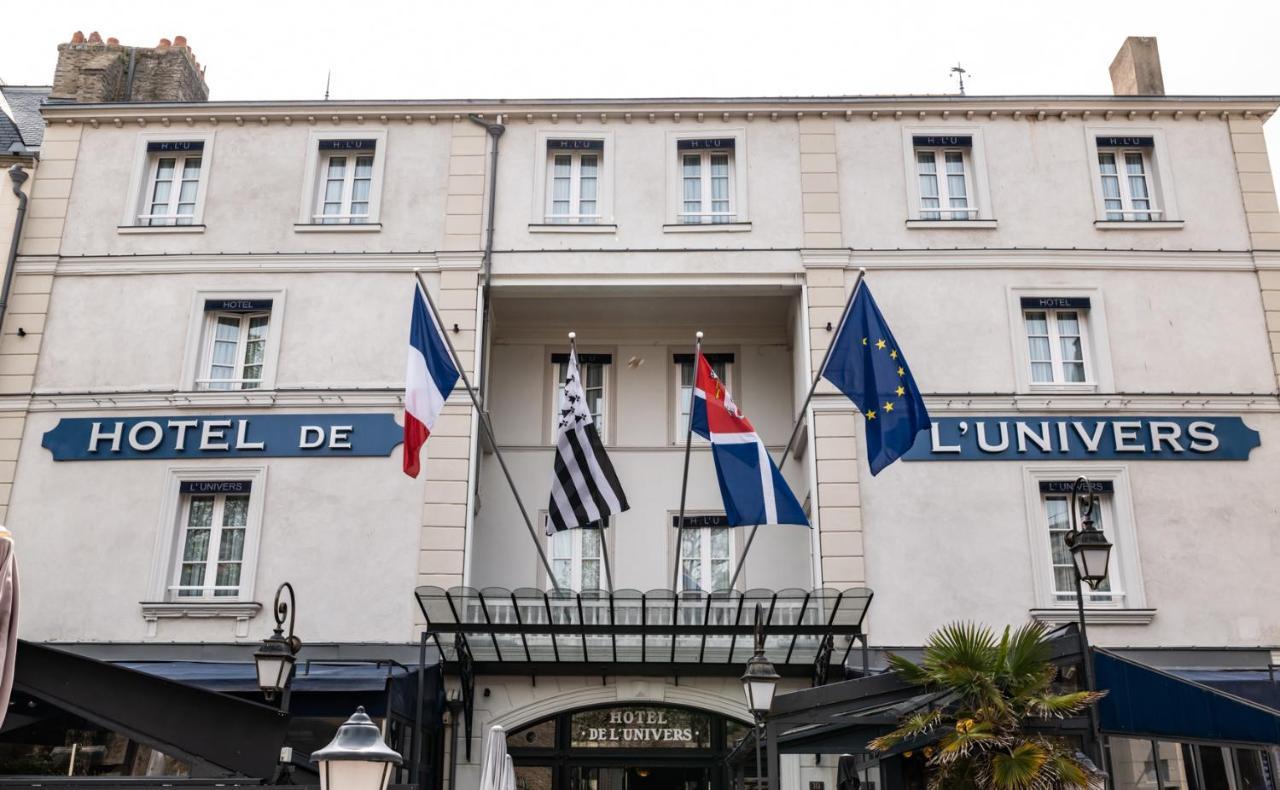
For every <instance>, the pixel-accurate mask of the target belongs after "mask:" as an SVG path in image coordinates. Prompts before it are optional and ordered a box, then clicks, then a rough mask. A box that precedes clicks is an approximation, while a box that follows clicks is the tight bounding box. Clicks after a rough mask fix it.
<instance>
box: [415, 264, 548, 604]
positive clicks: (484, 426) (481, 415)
mask: <svg viewBox="0 0 1280 790" xmlns="http://www.w3.org/2000/svg"><path fill="white" fill-rule="evenodd" d="M413 277H414V279H415V280H417V282H418V286H419V287H420V288H421V289H422V297H423V299H425V300H426V302H427V307H428V308H429V309H430V310H431V315H432V317H434V318H435V320H436V326H437V327H439V329H440V336H441V337H443V338H444V342H445V345H446V346H448V347H449V355H450V356H451V357H453V364H454V365H455V366H457V368H458V375H459V376H460V377H461V378H462V384H463V386H465V387H466V388H467V394H468V395H470V396H471V405H472V406H474V407H475V409H476V418H477V419H478V420H479V421H480V429H481V430H482V431H483V432H484V433H485V435H486V436H488V437H489V444H490V445H492V446H493V454H494V455H495V456H497V457H498V464H499V465H500V466H501V467H502V474H503V475H505V476H506V478H507V485H508V486H509V487H510V488H511V494H512V496H514V497H515V499H516V506H517V507H519V508H520V515H521V516H523V517H524V525H525V526H526V527H527V528H528V529H529V537H530V538H531V539H532V540H533V547H534V548H535V549H537V551H538V559H540V560H542V567H543V568H545V569H546V571H547V579H548V580H550V582H551V586H552V587H554V588H555V591H556V592H560V591H561V590H560V584H559V582H557V581H556V574H555V571H554V570H552V569H551V563H550V562H548V561H547V555H546V552H544V551H543V550H542V542H541V541H540V540H539V539H538V532H537V530H535V529H534V528H533V521H532V520H530V518H529V511H527V510H525V507H524V501H523V500H522V499H520V492H519V491H517V490H516V483H515V480H513V479H512V478H511V470H509V469H507V462H506V460H505V459H504V458H503V457H502V450H501V449H499V447H498V439H497V437H495V436H494V434H493V426H492V425H490V424H489V417H488V415H487V414H485V411H484V409H482V408H481V407H480V399H479V398H478V397H477V396H476V391H475V389H473V388H472V386H471V380H470V379H469V378H468V377H467V371H466V368H465V367H464V366H463V364H462V360H461V359H459V358H458V351H457V349H455V348H454V347H453V340H451V339H450V338H449V333H448V332H446V331H445V329H444V321H442V320H441V319H440V312H439V311H438V310H436V303H435V301H434V300H432V298H431V292H430V291H429V290H428V289H427V284H426V283H425V282H423V280H422V272H421V271H419V270H417V269H414V270H413ZM479 469H480V464H479V463H477V464H476V472H477V474H478V473H479Z"/></svg>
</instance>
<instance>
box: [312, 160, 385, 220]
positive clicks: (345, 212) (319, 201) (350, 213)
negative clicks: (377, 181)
mask: <svg viewBox="0 0 1280 790" xmlns="http://www.w3.org/2000/svg"><path fill="white" fill-rule="evenodd" d="M376 147H377V143H376V141H374V140H321V141H320V167H319V171H320V179H319V185H318V188H317V193H316V211H315V213H314V214H313V215H312V218H311V219H312V221H313V222H318V223H320V224H323V225H339V224H349V225H357V224H362V223H366V222H369V208H370V200H371V198H372V194H373V160H374V157H375V151H376Z"/></svg>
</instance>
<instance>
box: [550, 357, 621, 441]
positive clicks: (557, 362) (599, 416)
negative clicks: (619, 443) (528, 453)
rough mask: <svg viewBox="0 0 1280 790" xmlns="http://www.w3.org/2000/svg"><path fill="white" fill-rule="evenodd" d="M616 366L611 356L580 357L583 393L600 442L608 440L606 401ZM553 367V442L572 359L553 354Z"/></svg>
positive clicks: (579, 365) (579, 371) (579, 372)
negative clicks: (610, 377) (565, 381)
mask: <svg viewBox="0 0 1280 790" xmlns="http://www.w3.org/2000/svg"><path fill="white" fill-rule="evenodd" d="M612 362H613V355H612V354H582V353H579V354H578V375H580V376H581V377H582V390H583V392H584V393H585V394H586V396H587V408H588V409H590V410H591V416H592V417H593V418H595V424H596V432H597V433H599V434H600V441H602V442H604V441H606V439H605V436H606V434H605V426H606V425H607V424H608V421H607V418H606V416H607V412H608V400H607V398H606V397H605V392H606V386H607V384H608V381H609V366H610V364H611V363H612ZM551 363H552V365H554V366H555V390H554V392H553V393H552V397H551V439H552V440H554V439H555V426H556V424H557V423H559V421H560V414H559V409H560V396H561V394H562V393H563V392H564V377H565V374H566V373H567V372H568V367H569V355H568V354H552V355H551Z"/></svg>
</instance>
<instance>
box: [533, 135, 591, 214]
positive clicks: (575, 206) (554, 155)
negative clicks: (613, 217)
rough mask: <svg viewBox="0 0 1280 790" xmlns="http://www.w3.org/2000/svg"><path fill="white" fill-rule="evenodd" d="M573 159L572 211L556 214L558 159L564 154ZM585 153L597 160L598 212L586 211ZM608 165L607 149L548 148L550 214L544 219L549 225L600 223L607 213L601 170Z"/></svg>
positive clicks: (570, 202) (547, 196) (547, 198)
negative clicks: (602, 205)
mask: <svg viewBox="0 0 1280 790" xmlns="http://www.w3.org/2000/svg"><path fill="white" fill-rule="evenodd" d="M562 156H563V157H567V158H568V159H569V211H568V213H565V214H556V213H555V211H554V208H555V195H554V192H555V181H556V177H555V169H556V160H557V159H559V158H560V157H562ZM584 156H593V157H595V159H596V175H595V179H596V196H595V198H594V202H595V204H596V210H595V213H594V214H583V213H582V158H583V157H584ZM603 164H604V152H603V151H556V150H548V151H547V192H546V202H545V207H546V214H545V215H544V216H543V222H545V223H547V224H548V225H594V224H596V223H598V222H600V221H601V220H602V219H603V218H604V215H603V214H601V213H600V203H601V201H600V171H601V169H602V166H603Z"/></svg>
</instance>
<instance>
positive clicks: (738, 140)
mask: <svg viewBox="0 0 1280 790" xmlns="http://www.w3.org/2000/svg"><path fill="white" fill-rule="evenodd" d="M682 140H732V141H733V146H732V147H731V148H730V147H725V148H708V149H695V150H685V151H682V150H680V147H679V144H680V141H682ZM667 151H668V152H669V156H668V160H667V161H668V165H667V217H666V224H665V225H664V226H663V230H664V231H665V232H668V233H680V232H686V231H692V232H699V231H702V232H717V231H720V232H724V231H744V230H750V229H751V214H750V211H749V206H748V190H747V180H748V179H747V169H746V168H747V163H748V162H749V161H750V160H749V159H748V152H747V132H746V129H745V128H733V129H724V130H722V131H718V132H698V133H689V132H676V131H669V132H667ZM692 153H697V154H702V155H703V156H702V165H701V171H700V173H699V175H700V176H701V180H702V206H703V208H704V212H706V211H709V210H710V209H709V208H707V207H708V206H709V205H710V203H711V169H710V166H709V165H710V155H712V154H723V153H727V154H729V211H730V216H729V221H727V222H713V221H711V218H710V216H709V215H708V216H707V217H706V218H705V219H706V221H705V222H702V221H700V222H686V221H685V216H686V215H685V213H684V157H685V155H686V154H692Z"/></svg>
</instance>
